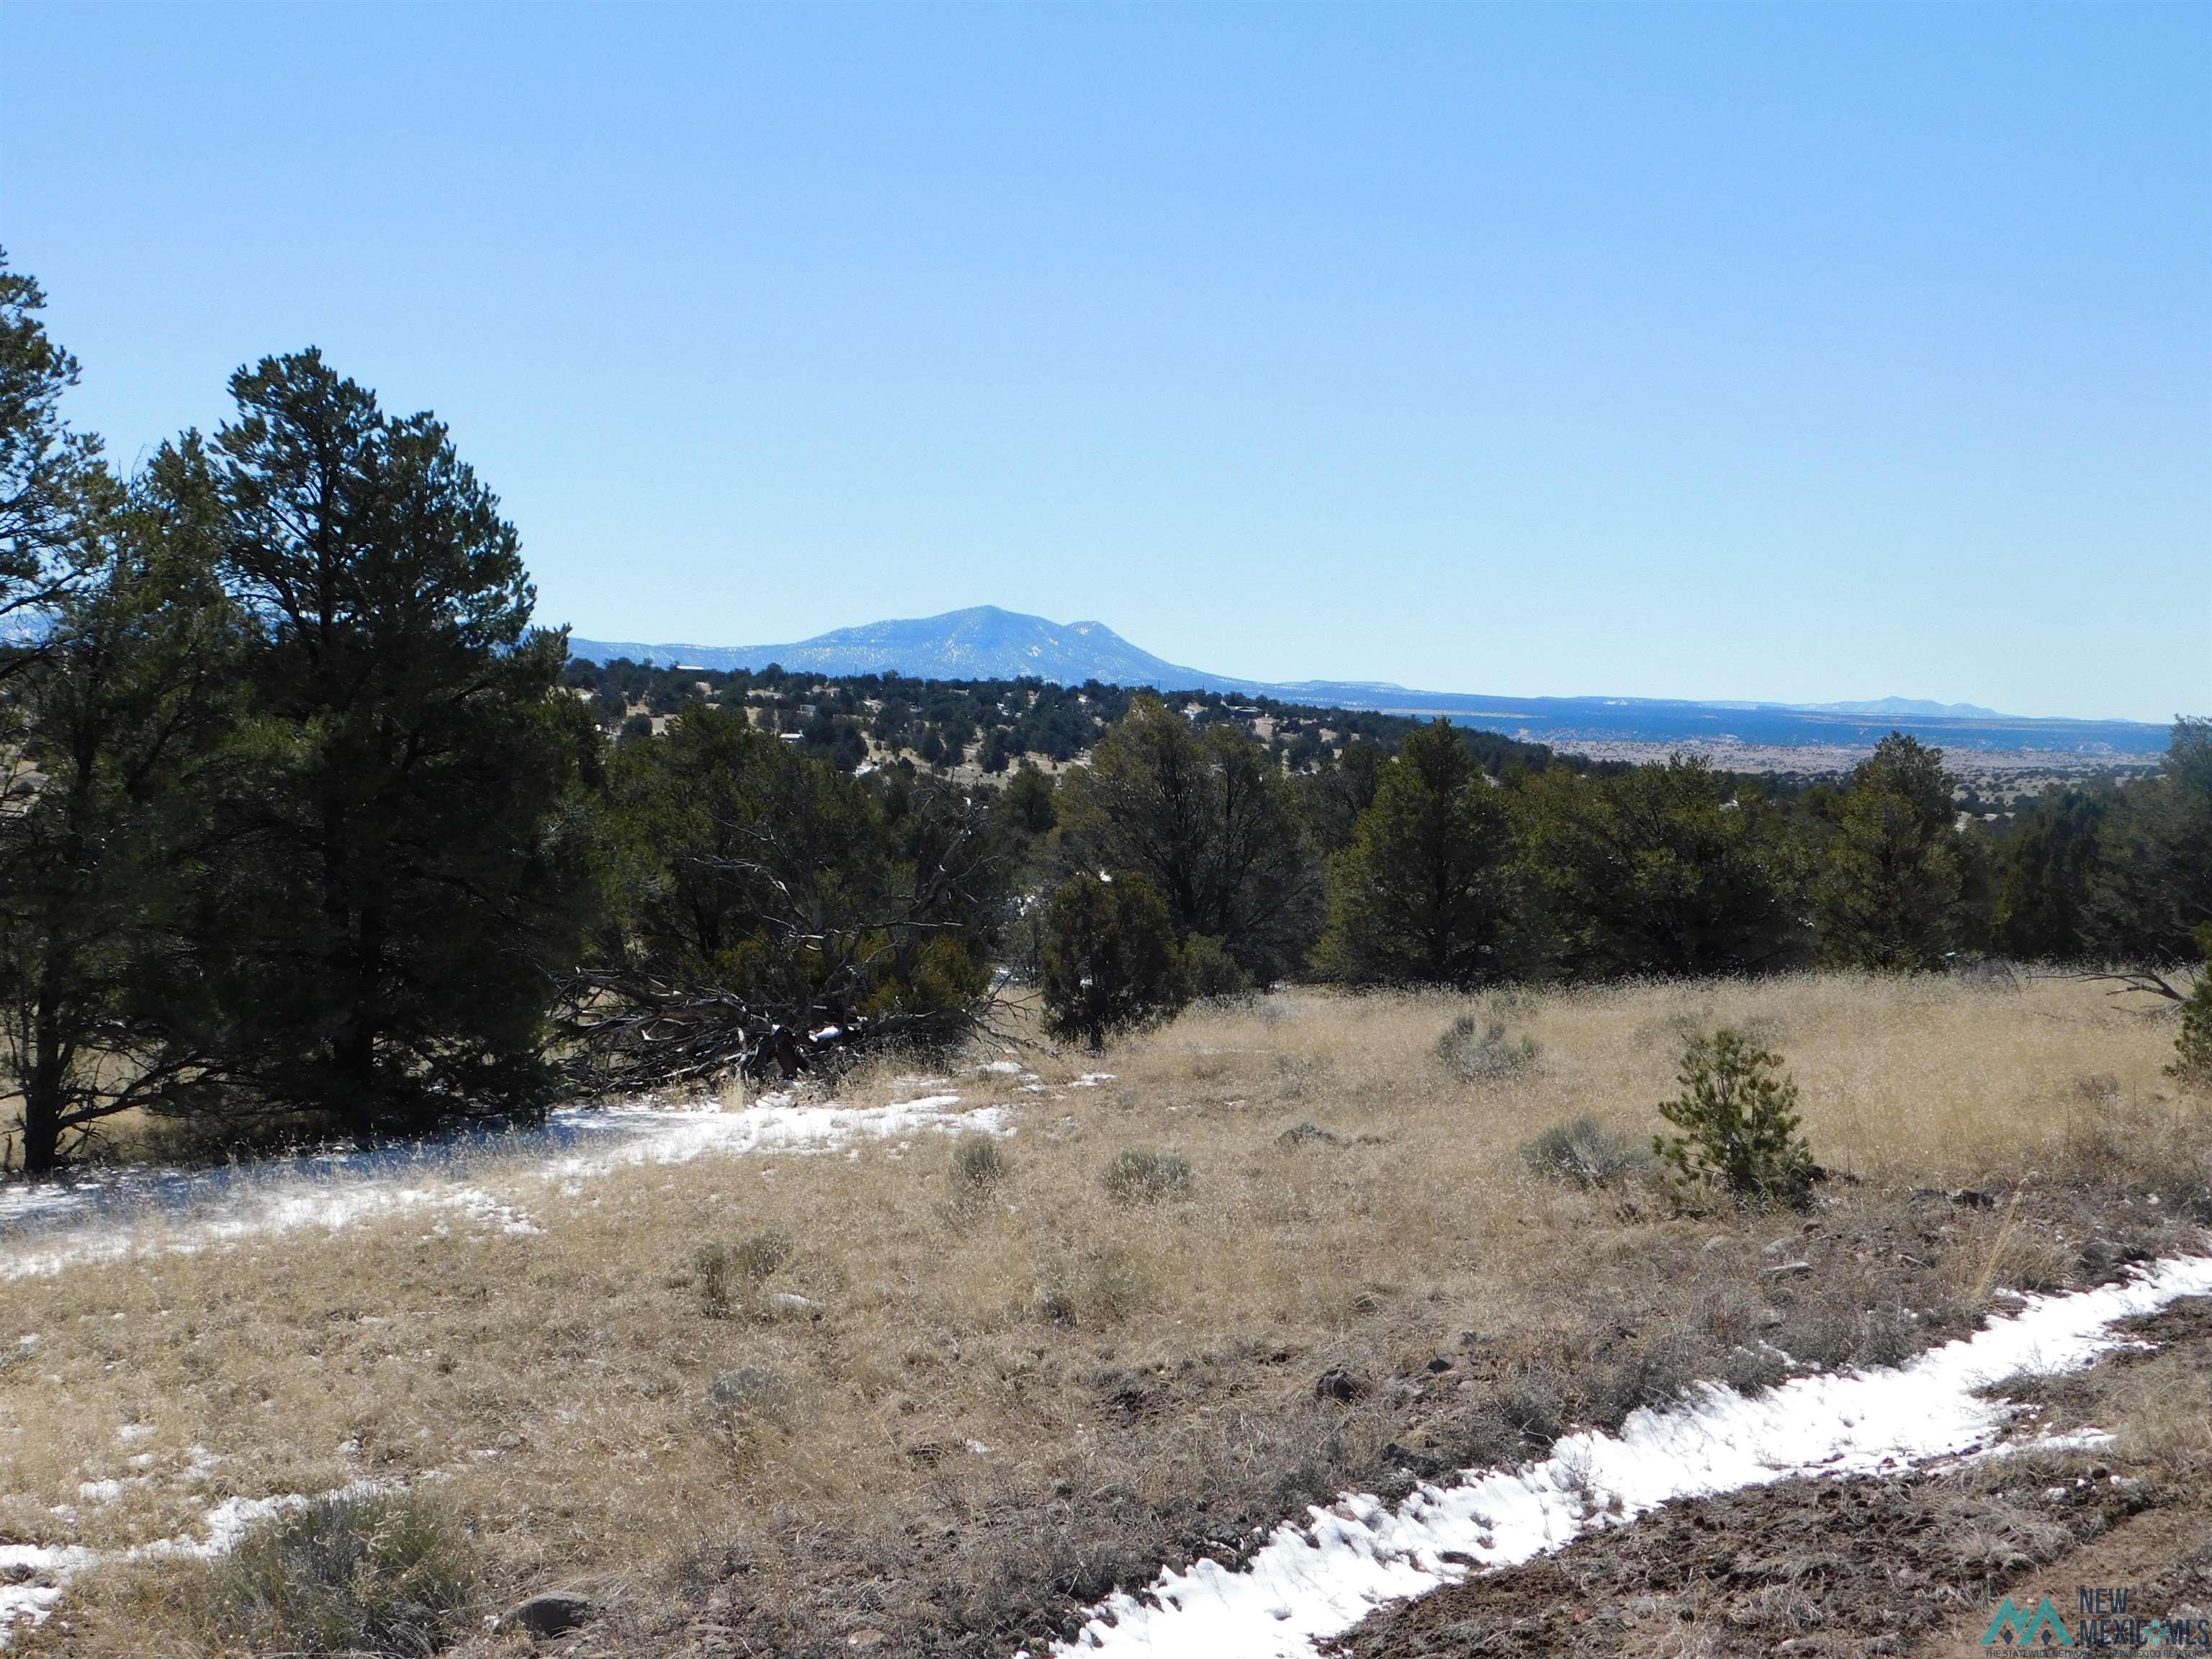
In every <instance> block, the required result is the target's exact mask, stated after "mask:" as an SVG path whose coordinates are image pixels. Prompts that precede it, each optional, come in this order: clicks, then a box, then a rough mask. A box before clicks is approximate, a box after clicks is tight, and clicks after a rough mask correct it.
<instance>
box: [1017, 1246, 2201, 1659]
mask: <svg viewBox="0 0 2212 1659" xmlns="http://www.w3.org/2000/svg"><path fill="white" fill-rule="evenodd" d="M2208 1292H2212V1258H2207V1257H2181V1258H2174V1259H2171V1260H2167V1261H2160V1262H2157V1263H2154V1265H2152V1266H2151V1267H2148V1269H2146V1270H2144V1271H2142V1272H2141V1273H2137V1274H2136V1275H2135V1276H2133V1277H2132V1278H2130V1279H2126V1280H2124V1281H2123V1282H2121V1283H2118V1284H2113V1285H2102V1286H2100V1287H2099V1288H2097V1289H2095V1290H2090V1291H2081V1292H2079V1293H2078V1294H2075V1295H2072V1296H2057V1297H2031V1298H2029V1299H2028V1300H2027V1301H2026V1302H2025V1303H2024V1304H2022V1306H2021V1310H2020V1311H2019V1312H2018V1313H2016V1314H2014V1315H2011V1316H2007V1317H2005V1318H2002V1319H1997V1320H1993V1321H1992V1322H1990V1324H1989V1326H1988V1327H1987V1328H1984V1329H1983V1330H1982V1331H1980V1332H1978V1333H1977V1334H1974V1335H1973V1336H1971V1337H1966V1338H1963V1339H1961V1340H1958V1341H1955V1342H1952V1343H1948V1344H1947V1345H1945V1346H1942V1347H1940V1348H1935V1349H1931V1350H1929V1352H1925V1353H1923V1354H1921V1355H1919V1356H1918V1357H1917V1358H1914V1359H1912V1360H1911V1361H1910V1362H1908V1363H1907V1364H1904V1365H1902V1366H1899V1367H1897V1368H1895V1369H1893V1370H1870V1371H1854V1372H1845V1373H1840V1374H1827V1375H1821V1376H1801V1377H1796V1378H1793V1379H1791V1380H1790V1381H1789V1382H1787V1383H1783V1384H1781V1385H1780V1386H1779V1387H1778V1388H1774V1389H1769V1390H1768V1391H1767V1392H1765V1393H1764V1394H1762V1395H1757V1396H1756V1397H1752V1398H1747V1397H1746V1396H1744V1395H1741V1394H1738V1393H1737V1392H1736V1391H1735V1389H1729V1388H1726V1387H1723V1386H1722V1385H1720V1384H1717V1383H1708V1384H1705V1385H1703V1386H1702V1387H1700V1388H1699V1389H1698V1390H1697V1391H1696V1392H1695V1393H1694V1394H1693V1395H1692V1396H1691V1397H1690V1398H1688V1399H1686V1400H1685V1401H1681V1402H1680V1403H1679V1404H1677V1405H1674V1406H1670V1407H1663V1408H1660V1409H1650V1408H1647V1409H1644V1410H1641V1411H1638V1412H1635V1413H1632V1414H1631V1416H1630V1417H1629V1418H1628V1419H1627V1421H1626V1422H1625V1423H1624V1424H1623V1425H1621V1429H1620V1433H1619V1434H1617V1435H1612V1434H1599V1433H1594V1432H1593V1433H1584V1434H1577V1435H1571V1436H1570V1437H1567V1438H1566V1439H1564V1440H1562V1441H1560V1442H1559V1444H1558V1445H1557V1446H1556V1447H1555V1448H1554V1449H1553V1453H1552V1455H1551V1456H1549V1457H1547V1458H1546V1459H1545V1460H1543V1461H1542V1462H1538V1463H1534V1464H1531V1465H1529V1466H1528V1467H1526V1468H1516V1469H1496V1470H1468V1471H1466V1472H1464V1473H1463V1474H1462V1476H1461V1479H1460V1481H1459V1483H1458V1484H1457V1485H1455V1486H1422V1487H1420V1488H1419V1489H1418V1490H1417V1491H1416V1492H1414V1493H1413V1496H1412V1497H1410V1498H1407V1499H1406V1501H1405V1502H1404V1503H1402V1504H1399V1505H1397V1506H1396V1507H1395V1508H1394V1507H1392V1506H1391V1505H1389V1504H1386V1503H1384V1502H1383V1499H1381V1498H1376V1497H1373V1496H1371V1495H1369V1494H1366V1493H1360V1492H1351V1493H1346V1494H1345V1495H1344V1496H1342V1497H1340V1498H1338V1499H1337V1501H1336V1502H1335V1503H1334V1504H1330V1505H1329V1506H1328V1507H1327V1508H1325V1509H1324V1508H1315V1509H1313V1510H1310V1511H1309V1512H1308V1514H1309V1519H1308V1520H1307V1521H1306V1522H1304V1524H1298V1523H1286V1524H1285V1525H1283V1526H1281V1527H1279V1528H1276V1530H1275V1532H1274V1534H1273V1536H1272V1537H1270V1538H1269V1540H1268V1541H1267V1543H1266V1544H1264V1545H1263V1546H1262V1547H1261V1548H1260V1550H1259V1551H1258V1552H1257V1553H1255V1555H1254V1556H1253V1558H1252V1559H1251V1560H1250V1561H1249V1563H1248V1564H1247V1565H1245V1566H1244V1567H1243V1568H1242V1569H1236V1570H1232V1569H1231V1568H1228V1567H1225V1566H1223V1565H1220V1564H1219V1563H1218V1562H1215V1561H1212V1560H1206V1559H1201V1560H1200V1561H1198V1562H1196V1563H1194V1565H1192V1566H1191V1567H1190V1568H1189V1569H1188V1571H1163V1572H1162V1573H1161V1574H1160V1575H1159V1576H1158V1577H1157V1578H1155V1579H1154V1580H1153V1581H1152V1584H1151V1586H1150V1587H1149V1588H1148V1589H1146V1591H1145V1592H1144V1593H1143V1594H1142V1595H1129V1594H1127V1593H1121V1594H1117V1595H1113V1596H1111V1597H1109V1599H1108V1600H1107V1601H1104V1602H1103V1603H1101V1604H1100V1605H1099V1606H1098V1607H1097V1608H1096V1609H1094V1613H1093V1616H1092V1617H1091V1620H1089V1621H1088V1622H1087V1623H1086V1624H1085V1626H1084V1627H1083V1630H1082V1632H1081V1633H1080V1634H1079V1636H1078V1637H1076V1638H1075V1639H1074V1640H1073V1641H1072V1642H1066V1643H1061V1644H1057V1645H1056V1646H1055V1647H1054V1649H1053V1650H1052V1651H1053V1653H1054V1654H1055V1655H1062V1656H1074V1655H1079V1654H1080V1655H1090V1654H1105V1655H1115V1654H1142V1655H1150V1656H1155V1659H1217V1656H1220V1655H1225V1654H1235V1655H1237V1656H1239V1659H1310V1656H1312V1655H1313V1654H1314V1653H1315V1651H1316V1650H1315V1643H1316V1640H1317V1639H1318V1638H1324V1637H1328V1636H1334V1635H1337V1634H1340V1633H1341V1632H1344V1631H1346V1630H1349V1629H1351V1628H1352V1626H1354V1625H1356V1624H1358V1622H1359V1621H1360V1620H1362V1619H1364V1618H1365V1617H1366V1616H1367V1615H1368V1614H1369V1613H1371V1612H1373V1611H1374V1610H1375V1608H1376V1607H1377V1606H1379V1605H1380V1604H1382V1603H1383V1602H1385V1601H1395V1600H1400V1599H1402V1598H1404V1597H1407V1596H1414V1595H1424V1594H1425V1593H1427V1592H1428V1591H1430V1590H1433V1589H1437V1588H1439V1587H1440V1586H1442V1585H1444V1584H1447V1583H1455V1582H1456V1581H1457V1580H1459V1579H1461V1578H1463V1577H1466V1575H1467V1572H1468V1568H1467V1566H1466V1565H1462V1563H1461V1562H1460V1561H1457V1560H1446V1559H1444V1554H1445V1553H1446V1552H1447V1551H1449V1552H1451V1553H1454V1554H1455V1555H1456V1556H1460V1557H1464V1558H1467V1559H1471V1560H1473V1561H1474V1563H1475V1564H1477V1565H1480V1566H1481V1567H1486V1568H1487V1567H1501V1566H1509V1565H1513V1564H1515V1563H1517V1562H1521V1561H1526V1560H1528V1559H1531V1558H1533V1557H1534V1556H1538V1555H1542V1554H1547V1553H1551V1552H1553V1551H1555V1550H1559V1549H1561V1548H1563V1547H1565V1546H1566V1545H1567V1544H1569V1543H1571V1541H1573V1540H1574V1539H1575V1538H1576V1537H1577V1535H1578V1534H1581V1533H1582V1532H1583V1531H1584V1530H1586V1529H1588V1528H1592V1527H1597V1526H1605V1525H1613V1524H1618V1523H1619V1522H1622V1521H1627V1520H1632V1519H1633V1518H1634V1517H1636V1516H1639V1515H1641V1514H1643V1513H1644V1512H1645V1511H1646V1510H1650V1509H1653V1508H1655V1507H1656V1506H1657V1505H1659V1504H1664V1503H1667V1502H1668V1501H1669V1500H1672V1499H1674V1498H1694V1497H1702V1496H1707V1495H1710V1494H1712V1493H1716V1492H1734V1491H1737V1490H1740V1489H1741V1488H1743V1487H1746V1486H1764V1485H1767V1484H1770V1483H1771V1482H1774V1481H1778V1480H1790V1479H1791V1478H1793V1477H1800V1476H1808V1475H1820V1474H1862V1475H1870V1474H1887V1473H1892V1472H1895V1471H1898V1470H1901V1469H1905V1468H1912V1467H1914V1466H1916V1465H1924V1464H1927V1463H1929V1462H1935V1461H1936V1460H1939V1459H1946V1458H1954V1457H1960V1456H1966V1455H1975V1454H1978V1453H1981V1452H1983V1451H1984V1449H1986V1448H1988V1447H1989V1446H1990V1445H1991V1444H1992V1443H1994V1442H1995V1441H1996V1438H1997V1437H1998V1436H1999V1435H2000V1433H2001V1432H2002V1429H2003V1427H2004V1425H2005V1424H2006V1422H2007V1421H2008V1419H2010V1418H2011V1417H2012V1416H2013V1414H2014V1413H2015V1411H2016V1409H2017V1408H2016V1407H2014V1406H2012V1405H2010V1404H2009V1403H2008V1402H2006V1401H1997V1400H1991V1399H1988V1398H1985V1397H1984V1396H1983V1395H1981V1394H1980V1393H1979V1392H1978V1391H1979V1390H1981V1389H1985V1388H1987V1387H1989V1386H1990V1384H1991V1383H1996V1382H1999V1381H2002V1379H2003V1378H2005V1377H2008V1376H2015V1375H2018V1374H2020V1373H2022V1372H2036V1373H2045V1374H2048V1373H2051V1372H2057V1371H2064V1370H2078V1369H2080V1368H2081V1367H2083V1366H2086V1365H2087V1364H2089V1363H2090V1362H2091V1361H2092V1360H2093V1359H2094V1358H2096V1357H2097V1355H2098V1354H2100V1352H2105V1351H2106V1350H2108V1349H2111V1348H2112V1347H2114V1346H2118V1344H2117V1343H2116V1342H2115V1340H2114V1339H2113V1338H2112V1335H2111V1327H2112V1325H2113V1324H2114V1323H2115V1322H2118V1321H2119V1320H2123V1319H2127V1318H2130V1317H2133V1316H2137V1315H2141V1314H2147V1313H2151V1312H2154V1311H2155V1310H2157V1309H2159V1308H2161V1307H2163V1306H2165V1305H2166V1304H2167V1303H2169V1302H2172V1301H2173V1300H2174V1299H2175V1298H2177V1297H2185V1296H2200V1295H2204V1294H2206V1293H2208Z"/></svg>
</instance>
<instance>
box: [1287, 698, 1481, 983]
mask: <svg viewBox="0 0 2212 1659" xmlns="http://www.w3.org/2000/svg"><path fill="white" fill-rule="evenodd" d="M1503 793H1504V792H1503V791H1502V790H1500V789H1499V788H1498V787H1495V786H1493V785H1492V783H1491V782H1490V781H1489V780H1488V778H1486V776H1485V775H1483V774H1482V772H1481V771H1480V770H1479V769H1477V768H1476V766H1475V763H1474V756H1473V754H1472V753H1471V752H1470V751H1469V750H1468V746H1467V744H1465V743H1464V742H1463V741H1462V738H1461V737H1460V734H1459V732H1456V731H1455V730H1454V729H1453V727H1452V726H1450V725H1449V724H1448V723H1446V722H1445V721H1443V720H1437V721H1435V722H1434V723H1433V724H1431V725H1429V726H1424V727H1422V728H1421V729H1419V731H1416V732H1413V734H1412V735H1411V736H1410V737H1408V738H1407V739H1406V744H1405V748H1404V749H1403V750H1401V752H1400V753H1399V755H1398V756H1397V757H1396V758H1395V759H1394V760H1391V761H1389V762H1388V763H1386V764H1385V765H1384V766H1383V768H1382V769H1381V771H1380V772H1379V774H1378V775H1377V779H1376V787H1375V798H1374V800H1373V802H1372V804H1371V805H1369V806H1368V808H1367V810H1366V811H1364V812H1362V813H1361V814H1360V815H1359V817H1358V822H1357V823H1356V824H1355V826H1354V828H1353V829H1352V840H1351V842H1350V844H1349V845H1347V846H1346V847H1345V848H1344V849H1343V850H1342V851H1340V852H1339V853H1337V854H1335V855H1334V857H1333V858H1331V859H1330V860H1329V863H1328V931H1327V932H1326V933H1324V934H1323V935H1322V939H1321V943H1320V945H1318V946H1317V947H1316V950H1315V952H1314V960H1315V965H1316V967H1317V968H1319V969H1320V970H1321V971H1322V973H1324V974H1326V975H1329V976H1331V977H1334V978H1337V979H1343V980H1347V981H1351V982H1352V983H1354V984H1424V985H1452V986H1459V987H1468V986H1474V985H1481V984H1486V983H1489V982H1491V981H1495V980H1498V979H1502V978H1504V977H1506V976H1507V975H1509V973H1510V971H1511V970H1512V969H1513V968H1514V967H1515V966H1516V953H1517V949H1518V945H1519V931H1520V930H1519V926H1518V914H1517V913H1518V910H1519V908H1520V907H1519V905H1518V903H1517V895H1516V890H1515V885H1514V878H1513V869H1512V829H1511V826H1510V822H1509V820H1508V817H1507V813H1506V808H1505V805H1504V800H1503V799H1502V796H1503Z"/></svg>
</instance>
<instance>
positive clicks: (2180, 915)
mask: <svg viewBox="0 0 2212 1659" xmlns="http://www.w3.org/2000/svg"><path fill="white" fill-rule="evenodd" d="M2088 911H2089V917H2088V922H2087V933H2088V936H2089V943H2090V945H2091V948H2092V950H2093V951H2095V952H2096V953H2098V954H2100V955H2101V956H2103V957H2106V958H2107V959H2109V960H2112V961H2114V962H2147V963H2161V964H2171V963H2184V962H2189V961H2192V960H2194V959H2195V958H2196V957H2197V930H2198V929H2200V928H2202V927H2204V926H2206V925H2207V924H2208V923H2212V720H2208V719H2201V718H2199V719H2191V718H2189V717H2187V716H2184V717H2182V718H2181V719H2179V720H2175V721H2174V723H2173V738H2172V744H2171V745H2170V746H2169V747H2168V749H2167V750H2166V758H2165V761H2164V763H2162V765H2161V766H2160V772H2159V775H2158V776H2156V777H2155V778H2149V779H2146V780H2144V781H2142V782H2140V783H2131V784H2130V785H2128V786H2127V787H2125V788H2124V789H2122V790H2121V791H2120V792H2119V795H2118V799H2116V800H2115V801H2114V802H2113V804H2112V810H2111V811H2109V812H2108V813H2107V814H2106V818H2105V822H2104V823H2103V825H2102V826H2101V828H2100V834H2099V836H2098V858H2097V869H2096V872H2095V875H2094V878H2093V881H2092V883H2091V891H2090V898H2089V903H2088Z"/></svg>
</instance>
